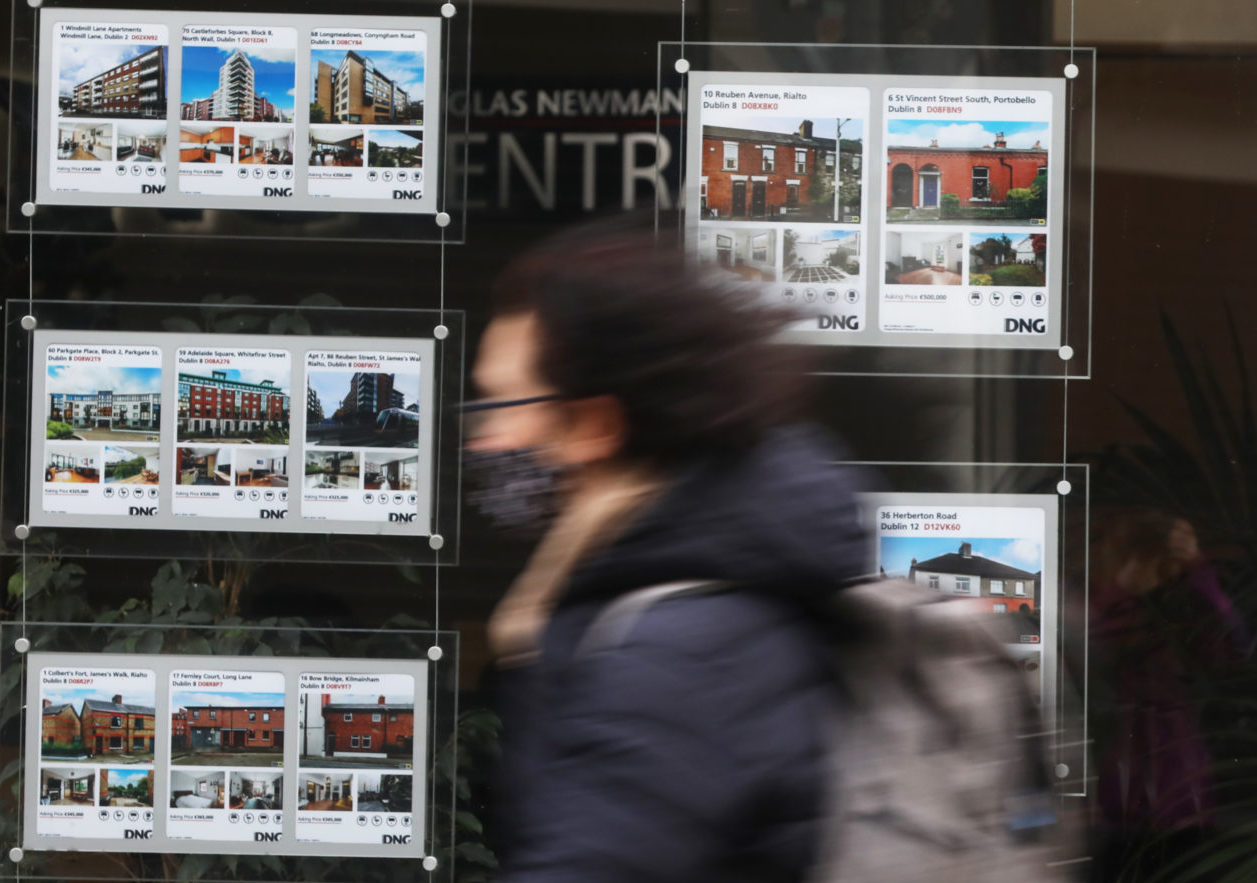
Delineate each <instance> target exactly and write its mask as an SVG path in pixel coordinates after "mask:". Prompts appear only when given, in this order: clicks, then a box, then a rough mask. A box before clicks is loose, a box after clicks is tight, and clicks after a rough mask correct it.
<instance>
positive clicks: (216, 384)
mask: <svg viewBox="0 0 1257 883" xmlns="http://www.w3.org/2000/svg"><path fill="white" fill-rule="evenodd" d="M275 377H280V378H281V379H283V378H282V373H281V372H280V370H279V369H278V368H277V367H275V366H267V368H266V369H265V370H263V369H259V368H251V367H245V368H226V369H222V370H219V369H214V370H211V371H210V372H209V373H208V374H197V373H192V372H183V371H181V372H180V373H179V379H178V396H179V412H178V420H177V427H178V437H179V440H180V441H215V440H220V439H231V440H240V441H250V442H255V443H265V444H275V445H281V444H282V445H286V444H288V414H289V409H290V404H291V402H290V396H289V393H288V390H286V389H284V388H283V387H282V386H281V385H280V383H279V382H277V381H276V379H274V378H275Z"/></svg>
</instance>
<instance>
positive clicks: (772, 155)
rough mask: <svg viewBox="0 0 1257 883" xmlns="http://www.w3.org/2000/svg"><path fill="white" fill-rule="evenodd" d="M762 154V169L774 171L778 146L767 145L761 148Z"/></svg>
mask: <svg viewBox="0 0 1257 883" xmlns="http://www.w3.org/2000/svg"><path fill="white" fill-rule="evenodd" d="M760 155H761V156H762V157H763V162H762V163H761V165H760V168H761V170H762V171H765V172H771V171H773V170H774V168H775V165H776V162H777V159H776V157H777V152H776V148H774V147H771V146H768V145H765V146H763V147H761V148H760Z"/></svg>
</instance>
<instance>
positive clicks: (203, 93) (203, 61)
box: [179, 46, 297, 123]
mask: <svg viewBox="0 0 1257 883" xmlns="http://www.w3.org/2000/svg"><path fill="white" fill-rule="evenodd" d="M296 61H297V54H296V50H295V49H282V48H276V47H266V48H264V49H262V48H259V49H253V50H250V51H246V50H244V49H242V48H240V47H235V48H227V47H221V46H185V47H184V49H183V82H182V92H181V94H180V103H179V118H180V119H183V120H222V121H233V122H245V123H290V122H292V120H293V107H294V104H293V93H294V92H295V91H296V84H297V63H296Z"/></svg>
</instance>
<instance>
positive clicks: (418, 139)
mask: <svg viewBox="0 0 1257 883" xmlns="http://www.w3.org/2000/svg"><path fill="white" fill-rule="evenodd" d="M367 165H368V166H370V167H372V168H376V169H421V168H423V130H422V129H370V130H369V131H368V132H367Z"/></svg>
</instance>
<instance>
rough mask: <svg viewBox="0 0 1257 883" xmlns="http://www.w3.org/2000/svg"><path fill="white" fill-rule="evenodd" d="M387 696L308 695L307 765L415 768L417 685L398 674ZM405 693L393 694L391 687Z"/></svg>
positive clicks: (303, 701) (304, 721) (304, 697)
mask: <svg viewBox="0 0 1257 883" xmlns="http://www.w3.org/2000/svg"><path fill="white" fill-rule="evenodd" d="M397 678H398V681H397V683H396V684H387V683H386V684H385V690H386V692H380V693H376V694H360V693H353V694H347V695H341V694H337V695H335V696H333V695H332V694H330V693H320V692H317V691H313V690H307V691H303V692H302V693H301V698H300V700H299V708H298V712H299V714H300V717H301V728H302V729H301V755H300V762H301V765H302V766H303V767H326V766H332V765H334V766H338V767H344V766H352V767H389V768H393V769H410V768H411V766H412V764H413V761H414V739H415V703H414V688H413V683H410V679H409V678H403V677H402V676H397ZM403 683H404V684H405V689H404V690H403V689H394V690H390V689H388V687H395V688H401V687H402V686H403Z"/></svg>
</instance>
